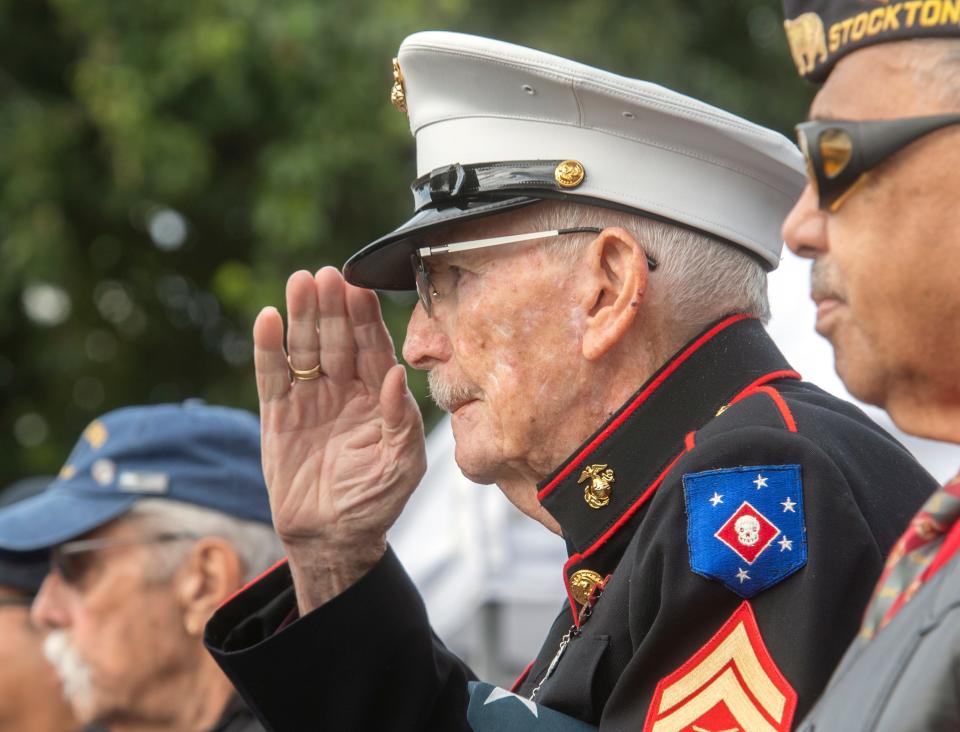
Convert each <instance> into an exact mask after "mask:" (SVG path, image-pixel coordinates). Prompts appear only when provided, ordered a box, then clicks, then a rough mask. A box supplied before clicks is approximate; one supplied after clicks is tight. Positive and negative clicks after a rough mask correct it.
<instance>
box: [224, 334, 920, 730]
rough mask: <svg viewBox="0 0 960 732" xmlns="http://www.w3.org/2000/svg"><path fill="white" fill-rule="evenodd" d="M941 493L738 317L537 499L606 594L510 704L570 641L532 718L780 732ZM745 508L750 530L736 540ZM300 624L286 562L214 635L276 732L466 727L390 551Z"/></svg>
mask: <svg viewBox="0 0 960 732" xmlns="http://www.w3.org/2000/svg"><path fill="white" fill-rule="evenodd" d="M590 466H607V468H605V469H609V470H611V471H613V480H612V481H611V482H609V487H610V488H611V493H610V496H609V503H608V504H607V505H605V506H602V507H600V508H593V507H591V506H590V505H588V503H587V502H586V501H585V491H584V488H585V485H587V484H586V483H584V482H581V478H582V477H583V474H584V471H585V469H587V468H588V467H590ZM716 471H719V472H716ZM767 475H770V476H780V477H772V478H769V480H770V481H771V482H770V483H769V485H770V486H773V487H774V489H775V490H781V491H786V490H787V489H786V488H785V487H784V486H788V485H790V486H794V488H795V491H794V488H791V491H794V492H791V493H790V496H793V497H792V498H791V497H789V496H788V497H787V498H786V499H785V500H784V501H781V499H780V496H779V495H777V496H775V497H774V499H771V500H775V501H776V502H775V503H774V502H771V500H768V502H767V503H765V504H762V503H760V501H761V498H760V496H761V495H762V494H763V490H761V489H765V486H766V485H767V484H766V480H767V478H766V476H767ZM705 480H706V481H713V483H708V485H711V486H712V485H716V486H717V489H716V490H715V491H714V495H713V496H711V497H710V500H709V501H706V500H704V499H702V498H701V497H699V496H695V495H694V494H695V491H696V490H699V488H698V486H701V484H702V483H703V481H705ZM777 481H780V482H779V483H778V482H777ZM783 481H787V482H783ZM789 481H793V482H792V483H790V482H789ZM752 484H756V486H757V487H756V488H755V487H754V485H752ZM777 486H779V487H777ZM935 488H936V483H935V481H934V480H933V478H932V477H930V476H929V475H928V474H927V473H926V472H925V471H924V470H923V469H922V468H921V467H920V466H919V465H918V464H917V463H916V462H915V461H914V460H913V459H912V458H911V457H910V455H909V454H908V453H907V452H906V451H905V450H904V449H903V448H902V447H901V446H900V445H899V444H898V443H897V442H896V441H895V440H894V439H892V438H891V437H890V436H889V435H887V434H886V433H885V432H883V431H882V430H881V429H880V428H879V427H877V426H876V425H875V424H874V423H873V422H871V421H870V420H869V419H868V418H867V417H866V416H865V415H864V414H863V413H862V412H860V411H859V410H858V409H856V408H855V407H853V406H851V405H849V404H847V403H845V402H843V401H840V400H838V399H836V398H834V397H832V396H830V395H828V394H826V393H824V392H823V391H821V390H820V389H818V388H817V387H815V386H813V385H811V384H808V383H804V382H802V381H801V380H800V379H799V375H798V374H795V373H794V372H793V371H791V369H790V366H789V365H788V364H787V363H786V361H785V360H784V358H783V356H782V355H781V354H780V353H779V351H778V350H777V348H776V347H775V346H774V344H773V343H772V341H771V340H770V339H769V337H768V336H767V335H766V333H765V331H764V330H763V328H762V326H761V325H760V323H759V322H758V321H756V320H755V319H753V318H748V317H746V316H731V317H729V318H726V319H724V320H722V321H720V322H718V323H717V324H715V325H714V326H712V327H711V328H709V329H708V330H706V331H705V332H704V333H702V334H701V335H700V336H698V337H697V338H695V339H694V340H693V341H691V342H690V343H689V344H688V345H687V346H685V347H684V348H683V349H681V350H680V351H679V352H678V353H677V354H676V355H675V356H674V357H673V358H672V359H671V360H670V361H669V362H668V363H666V364H665V365H664V366H663V367H662V368H661V369H660V370H659V371H658V372H657V374H655V375H654V376H653V377H651V379H650V380H649V381H648V382H647V383H646V384H644V385H643V386H642V387H641V388H640V389H639V390H638V391H637V393H636V394H635V395H634V397H632V398H631V399H630V400H629V401H628V402H627V403H626V404H625V405H624V406H623V407H622V408H621V409H620V410H619V411H618V412H617V413H616V414H615V415H613V416H612V417H611V418H610V420H609V421H608V422H607V424H605V425H603V426H602V427H601V428H600V429H599V430H598V431H597V432H596V433H595V434H594V435H593V436H592V437H591V438H590V439H589V440H587V441H586V443H584V445H583V446H581V447H580V448H579V449H578V450H577V451H576V452H575V453H574V454H573V455H571V457H570V458H569V459H568V460H567V461H566V462H565V463H564V464H563V465H561V466H559V467H558V468H557V470H556V472H555V473H554V474H553V475H552V476H551V477H550V478H548V479H547V480H545V481H544V483H543V484H542V485H541V486H540V498H541V502H542V503H543V504H544V505H545V506H546V508H547V509H548V510H549V511H550V512H551V514H552V515H553V516H555V517H556V518H557V520H558V521H559V522H560V524H561V526H562V528H563V533H564V537H565V539H566V542H567V545H568V549H569V555H570V559H569V560H568V562H567V563H566V565H565V566H564V567H563V570H562V571H563V572H564V574H565V577H566V579H567V581H568V582H569V581H570V580H571V579H572V578H574V575H576V574H577V573H578V572H580V575H577V576H578V577H582V576H583V575H584V571H585V573H586V574H587V575H588V576H593V577H599V578H603V579H604V580H605V581H604V583H603V584H602V586H601V588H597V590H595V591H594V593H593V597H591V598H590V608H589V610H588V611H587V612H584V611H583V603H582V600H583V596H582V595H580V596H579V600H578V595H577V593H576V592H574V591H572V590H571V592H570V596H569V597H568V598H567V601H566V602H565V603H564V606H563V608H562V609H561V611H560V614H559V616H558V617H557V619H556V621H555V622H554V624H553V627H552V628H550V629H549V631H548V633H547V636H546V640H545V642H544V644H543V647H542V650H541V652H540V654H539V655H538V657H537V658H536V659H535V660H534V661H533V663H532V664H531V667H530V668H529V669H528V672H527V673H526V675H525V677H523V678H522V679H521V680H519V681H518V684H517V685H516V687H515V691H517V692H518V693H519V694H520V695H521V696H524V697H527V696H529V695H530V693H531V692H532V690H533V689H534V688H535V687H536V686H537V684H540V683H541V681H542V680H543V678H544V676H545V675H546V672H547V668H548V666H549V664H550V662H551V660H552V659H553V658H554V657H555V655H556V653H557V649H558V647H559V645H560V642H561V638H562V637H563V635H564V634H565V633H567V632H568V631H569V630H570V628H571V626H579V627H577V628H576V630H575V631H574V633H573V634H572V638H571V641H570V643H569V644H568V646H567V647H566V650H565V652H564V653H563V655H562V656H561V658H560V660H559V661H558V663H557V664H556V665H555V668H554V670H553V672H552V674H551V675H550V676H549V678H548V679H547V680H546V681H545V682H543V683H542V684H541V686H540V689H539V690H538V692H537V695H536V702H537V703H538V704H542V705H544V706H546V707H548V708H552V709H555V710H557V711H558V712H562V713H563V714H566V715H569V716H571V717H574V718H576V719H579V720H583V721H585V722H588V723H590V724H592V725H596V726H598V727H599V728H600V729H601V730H605V731H606V730H650V731H652V732H663V731H669V730H690V729H701V730H702V729H709V730H716V729H729V728H734V727H738V728H740V729H742V730H744V731H747V730H752V729H772V730H785V729H789V728H790V725H791V721H793V722H795V721H797V720H799V719H801V718H802V717H803V715H804V714H805V713H806V711H808V710H809V708H810V706H811V705H812V704H813V702H814V701H815V700H816V698H817V696H818V694H819V693H820V692H821V690H822V689H823V687H824V686H825V685H826V683H827V680H828V679H829V678H830V674H831V672H832V670H833V668H834V667H835V666H836V664H837V662H838V661H839V660H840V658H841V656H842V654H843V651H844V649H845V648H846V646H847V644H848V643H849V642H850V640H851V639H852V638H853V636H854V635H855V633H856V631H857V629H858V626H859V622H860V619H861V614H862V609H863V607H864V605H865V603H866V601H867V599H868V598H869V596H870V593H871V591H872V589H873V585H874V582H875V581H876V578H877V577H878V575H879V573H880V570H881V567H882V564H883V560H884V557H885V555H886V554H887V551H888V550H889V549H890V547H891V545H892V544H893V542H894V541H895V540H896V538H897V537H898V536H899V535H900V533H901V531H902V530H903V528H904V526H905V525H906V523H907V521H908V520H909V519H910V517H911V516H912V515H913V514H914V512H915V510H916V509H917V508H918V507H919V505H920V504H921V503H922V502H923V500H924V499H925V498H926V496H928V495H929V494H930V493H931V491H933V490H934V489H935ZM752 490H757V491H759V492H758V493H757V494H756V495H754V494H752V493H749V491H752ZM691 491H693V493H692V492H691ZM785 495H786V493H785ZM717 496H719V497H720V498H719V499H718V498H717ZM741 498H742V499H743V500H742V501H741ZM763 500H767V499H763ZM738 506H739V507H740V509H739V513H736V514H735V513H734V510H735V509H737V507H738ZM764 506H765V507H764ZM777 506H784V508H783V509H780V508H778V507H777ZM771 507H773V510H772V511H771ZM713 509H716V511H714V512H713V513H711V511H712V510H713ZM724 511H726V512H727V513H722V512H724ZM743 511H746V512H748V513H751V516H752V517H753V518H754V519H756V522H755V523H753V524H752V525H751V524H750V521H747V522H746V524H745V525H744V526H740V525H739V524H738V523H737V521H736V520H735V519H736V518H739V516H740V515H742V512H743ZM728 514H729V519H728V521H727V522H726V523H725V524H724V525H723V526H720V525H719V524H716V525H714V524H711V523H710V522H711V521H714V520H715V519H714V517H719V519H717V520H720V519H723V518H724V517H726V516H727V515H728ZM761 514H762V515H761ZM785 522H787V523H785ZM758 526H759V528H758ZM718 527H719V528H718ZM788 527H789V528H788ZM751 530H752V533H750V532H751ZM798 531H799V532H800V535H797V532H798ZM743 532H747V533H743ZM775 532H776V533H775ZM738 536H739V537H741V538H740V539H738V538H737V537H738ZM771 537H773V538H771ZM775 539H776V541H775ZM785 540H786V541H785ZM721 542H723V544H721ZM750 542H753V543H752V544H751V543H750ZM758 550H760V554H757V553H756V552H757V551H758ZM751 557H752V563H751V562H750V561H748V560H750V559H751ZM801 560H802V561H801ZM791 562H792V564H791ZM694 568H696V570H697V571H694ZM558 571H560V568H558ZM711 572H712V574H711ZM734 572H736V573H735V574H734ZM751 583H753V584H751ZM751 587H753V588H754V589H751ZM757 588H762V589H757ZM295 612H296V600H295V597H294V592H293V588H292V585H291V579H290V574H289V571H288V569H287V568H286V567H285V566H283V565H281V566H278V567H277V568H276V569H274V570H273V571H271V572H269V573H268V574H266V575H265V576H264V577H262V578H261V579H259V580H258V581H257V582H255V583H253V584H252V585H251V586H249V587H248V588H246V589H245V590H244V591H243V592H241V593H240V594H239V595H238V596H237V597H235V598H233V599H232V600H231V601H230V602H228V603H227V604H226V605H225V606H224V607H222V608H221V609H220V610H219V611H218V612H217V613H216V615H215V616H214V617H213V619H212V620H211V621H210V623H209V625H208V626H207V630H206V642H207V645H208V648H209V649H210V651H211V653H212V654H213V655H214V657H215V658H216V659H217V661H218V662H219V664H220V665H221V667H222V668H223V669H224V671H225V672H226V673H227V675H228V676H229V677H230V678H231V679H232V680H233V682H234V684H235V685H236V687H237V689H238V690H239V691H240V693H241V694H242V695H243V697H244V699H245V700H246V701H247V703H248V704H249V706H250V708H251V709H252V710H253V711H254V712H255V713H256V714H257V715H258V716H259V717H260V718H261V720H262V721H263V722H264V724H265V726H266V727H267V728H268V729H270V730H276V731H278V732H279V731H284V732H286V731H287V730H337V731H338V732H342V731H345V730H370V731H373V730H377V731H379V730H397V731H401V730H438V731H445V730H467V729H470V727H469V725H468V722H467V718H466V709H467V705H468V701H469V698H468V691H467V682H468V680H470V679H471V678H472V675H471V673H470V671H469V670H468V669H467V668H465V667H464V665H463V664H462V663H461V662H460V661H459V660H458V659H457V658H456V657H454V656H453V655H452V654H451V653H450V652H449V651H447V650H446V648H445V647H444V646H443V645H442V644H441V643H440V641H439V640H438V639H437V638H436V637H435V636H434V634H433V632H432V631H431V629H430V626H429V624H428V622H427V617H426V614H425V611H424V606H423V602H422V600H421V598H420V596H419V595H418V593H417V591H416V589H415V588H414V586H413V585H412V583H411V581H410V579H409V578H408V577H407V575H406V574H405V572H404V571H403V568H402V567H401V566H400V564H399V562H398V561H397V559H396V557H395V556H394V555H393V553H392V552H390V551H388V552H387V554H386V555H385V556H384V557H383V559H382V560H381V561H380V562H379V564H377V565H376V566H375V567H374V568H373V569H372V570H371V571H370V572H369V573H368V574H367V575H366V576H365V577H363V578H362V579H361V580H360V581H359V582H357V584H355V585H354V586H353V587H351V588H350V589H348V590H347V591H346V592H344V593H343V594H342V595H340V596H339V597H336V598H335V599H333V600H332V601H330V602H329V603H327V604H326V605H324V606H323V607H320V608H318V609H316V610H314V611H313V612H311V613H310V614H308V615H307V616H305V617H301V618H297V619H295V620H294V621H293V622H289V621H290V617H291V615H295ZM581 616H582V619H581ZM723 725H726V726H723Z"/></svg>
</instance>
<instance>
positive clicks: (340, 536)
mask: <svg viewBox="0 0 960 732" xmlns="http://www.w3.org/2000/svg"><path fill="white" fill-rule="evenodd" d="M287 313H288V321H289V322H288V328H287V347H286V352H285V351H284V348H283V320H282V318H281V316H280V314H279V313H278V312H277V310H276V309H274V308H265V309H264V310H263V311H262V312H261V313H260V315H259V316H258V317H257V321H256V324H255V325H254V345H255V361H256V371H257V388H258V391H259V394H260V418H261V431H262V453H263V469H264V476H265V478H266V482H267V487H268V490H269V492H270V505H271V509H272V511H273V522H274V526H275V527H276V530H277V533H278V534H279V535H280V537H281V538H282V539H283V541H284V543H285V544H286V545H287V546H288V549H289V548H290V547H291V546H299V545H311V546H313V547H314V548H315V549H316V550H317V551H318V552H320V553H323V554H324V555H327V556H329V555H335V554H338V553H339V554H343V555H344V557H348V556H350V555H352V554H353V553H355V552H357V551H360V552H361V553H363V548H364V547H368V546H376V545H381V546H382V544H383V541H384V537H385V535H386V531H387V529H388V528H389V527H390V526H391V525H392V524H393V523H394V521H395V520H396V519H397V517H398V516H399V515H400V511H401V510H402V509H403V506H404V504H405V503H406V501H407V498H409V496H410V494H411V493H412V492H413V489H414V488H415V487H416V486H417V484H418V483H419V482H420V479H421V477H422V476H423V472H424V470H425V467H426V458H425V454H424V437H423V424H422V421H421V418H420V412H419V410H418V408H417V405H416V402H415V401H414V399H413V396H412V395H411V394H410V391H409V390H408V389H407V385H406V376H405V372H404V369H403V367H402V366H400V365H398V364H397V361H396V356H395V354H394V348H393V343H392V341H391V339H390V335H389V334H388V332H387V329H386V326H385V325H384V323H383V318H382V317H381V314H380V306H379V303H378V301H377V297H376V295H375V294H374V293H373V292H371V291H370V290H365V289H362V288H358V287H353V286H352V285H349V284H347V283H346V282H344V280H343V278H342V276H341V275H340V273H339V272H337V270H335V269H333V268H330V267H327V268H324V269H322V270H320V271H319V272H318V273H317V275H316V276H315V277H313V276H311V275H310V273H309V272H302V271H301V272H297V273H295V274H293V275H292V276H291V277H290V279H289V280H288V282H287ZM287 355H289V359H290V361H289V367H292V368H294V369H297V370H300V371H309V370H310V369H312V368H313V367H314V366H316V365H318V364H319V366H320V374H319V376H318V377H317V378H312V379H299V378H294V379H292V380H291V372H290V368H289V367H288V362H287Z"/></svg>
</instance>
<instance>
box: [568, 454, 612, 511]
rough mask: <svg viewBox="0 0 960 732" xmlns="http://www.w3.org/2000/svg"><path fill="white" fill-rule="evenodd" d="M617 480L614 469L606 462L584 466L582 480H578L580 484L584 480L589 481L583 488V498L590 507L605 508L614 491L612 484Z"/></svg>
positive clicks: (581, 474)
mask: <svg viewBox="0 0 960 732" xmlns="http://www.w3.org/2000/svg"><path fill="white" fill-rule="evenodd" d="M615 480H616V478H614V477H613V470H611V469H610V468H608V467H607V464H606V463H604V464H603V465H590V466H588V467H586V468H584V469H583V472H582V473H580V480H578V481H577V484H578V485H580V484H582V483H583V482H584V481H589V482H588V483H587V484H586V485H585V486H584V488H583V500H585V501H586V502H587V505H588V506H590V508H603V507H604V506H606V505H607V504H608V503H610V494H611V493H612V492H613V489H612V488H611V487H610V484H611V483H613V482H614V481H615Z"/></svg>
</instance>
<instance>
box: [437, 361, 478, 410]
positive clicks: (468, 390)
mask: <svg viewBox="0 0 960 732" xmlns="http://www.w3.org/2000/svg"><path fill="white" fill-rule="evenodd" d="M427 385H428V386H429V387H430V398H431V399H433V401H434V403H435V404H436V405H437V406H438V407H440V409H442V410H444V411H446V412H450V411H453V409H454V408H455V407H457V406H458V405H460V404H463V403H464V402H468V401H470V400H472V399H477V398H478V397H479V396H480V393H479V390H478V389H477V388H476V387H475V386H473V385H470V384H452V383H450V382H447V381H444V380H443V379H442V378H441V377H440V376H439V375H438V374H437V372H436V371H429V372H428V373H427Z"/></svg>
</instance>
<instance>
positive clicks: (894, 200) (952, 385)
mask: <svg viewBox="0 0 960 732" xmlns="http://www.w3.org/2000/svg"><path fill="white" fill-rule="evenodd" d="M785 9H786V17H787V20H786V26H787V30H788V36H789V38H790V41H791V45H792V49H793V52H794V57H795V58H796V59H799V61H798V65H799V67H800V69H799V70H800V72H801V74H802V75H804V76H806V78H808V79H809V80H811V81H816V82H823V87H822V88H821V89H820V91H819V92H818V94H817V96H816V98H815V99H814V101H813V104H812V106H811V109H810V120H811V121H809V122H805V123H803V124H800V125H799V126H798V127H797V131H798V135H799V140H800V146H801V148H802V150H803V152H804V155H805V156H806V159H807V166H808V175H809V182H808V185H807V187H806V188H805V189H804V192H803V195H802V196H801V198H800V200H799V201H798V202H797V204H796V206H795V207H794V209H793V211H792V212H791V213H790V216H789V217H788V218H787V220H786V222H785V224H784V227H783V234H784V238H785V240H786V242H787V245H788V246H789V247H790V248H791V249H792V250H793V251H794V252H796V253H797V254H799V255H800V256H804V257H809V258H811V259H812V260H813V267H812V283H811V296H812V298H813V299H814V301H815V302H816V303H817V306H818V308H817V331H818V332H819V333H820V334H821V335H823V336H825V337H826V338H828V339H829V340H830V342H831V343H832V344H833V347H834V352H835V356H836V367H837V372H838V373H839V374H840V376H841V378H842V379H843V381H844V383H845V384H846V386H847V388H848V389H849V390H850V392H851V393H852V394H854V395H855V396H857V397H859V398H860V399H863V400H864V401H867V402H870V403H873V404H876V405H878V406H881V407H883V408H884V409H886V410H887V411H888V412H889V413H890V416H891V417H892V418H893V420H894V422H896V423H897V425H898V426H899V427H900V428H902V429H903V430H904V431H906V432H909V433H912V434H915V435H918V436H921V437H927V438H931V439H935V440H944V441H948V442H954V443H960V367H958V364H960V331H958V323H960V289H958V279H957V273H958V271H960V206H958V205H957V191H958V190H960V5H958V4H957V3H953V2H939V0H938V1H936V2H933V1H927V2H923V3H910V2H904V3H899V2H898V3H892V2H891V3H878V2H866V3H865V2H853V1H852V0H845V1H844V0H832V1H826V0H820V1H819V2H814V1H812V0H786V2H785ZM800 29H805V30H804V32H800ZM818 34H823V36H824V37H825V39H826V41H825V42H824V43H823V44H819V43H817V42H814V41H813V40H812V38H814V37H816V36H817V35H818ZM811 44H812V45H811ZM818 45H822V52H820V53H814V52H812V51H811V49H812V48H814V47H816V46H818ZM958 518H960V481H958V480H957V479H954V480H952V481H949V482H948V483H947V484H946V485H945V486H943V487H942V488H940V489H939V490H937V491H936V492H934V493H933V495H932V496H931V497H930V498H929V500H928V501H927V502H926V503H925V504H924V506H923V507H922V509H921V510H920V512H919V513H918V514H917V515H916V517H915V518H914V519H913V521H911V522H910V524H909V526H908V527H907V529H906V531H905V533H904V534H903V536H902V537H901V539H900V540H899V541H898V543H897V544H896V546H895V547H894V549H893V551H892V552H891V553H890V556H889V559H888V561H887V563H886V566H885V568H884V571H883V574H882V576H881V578H880V581H879V582H878V584H877V587H876V589H875V592H874V594H873V597H872V598H871V600H870V602H869V604H868V605H867V607H866V611H865V614H864V617H863V621H862V625H861V629H860V633H859V635H858V638H857V639H856V640H855V641H854V642H853V644H852V645H851V647H850V649H849V651H848V653H847V655H846V656H845V658H844V660H843V662H842V663H841V665H840V667H839V669H838V671H837V673H836V675H835V677H834V679H833V680H832V682H831V685H830V687H829V688H828V691H827V692H826V694H825V695H824V698H823V699H822V701H821V702H820V703H819V704H818V706H817V707H816V709H815V710H814V713H813V714H812V715H811V716H810V718H809V719H808V720H807V721H806V722H805V723H804V724H802V725H801V726H800V729H804V730H813V729H816V730H818V732H823V731H825V730H845V731H846V730H889V731H891V732H892V731H893V730H898V731H899V730H956V729H960V703H958V686H957V668H958V666H960V560H958V558H957V554H956V550H957V548H958V546H960V521H958V520H957V519H958ZM854 700H855V701H854Z"/></svg>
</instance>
